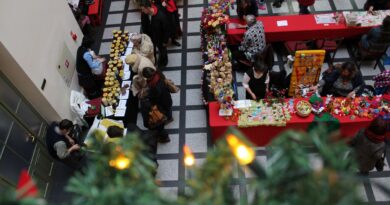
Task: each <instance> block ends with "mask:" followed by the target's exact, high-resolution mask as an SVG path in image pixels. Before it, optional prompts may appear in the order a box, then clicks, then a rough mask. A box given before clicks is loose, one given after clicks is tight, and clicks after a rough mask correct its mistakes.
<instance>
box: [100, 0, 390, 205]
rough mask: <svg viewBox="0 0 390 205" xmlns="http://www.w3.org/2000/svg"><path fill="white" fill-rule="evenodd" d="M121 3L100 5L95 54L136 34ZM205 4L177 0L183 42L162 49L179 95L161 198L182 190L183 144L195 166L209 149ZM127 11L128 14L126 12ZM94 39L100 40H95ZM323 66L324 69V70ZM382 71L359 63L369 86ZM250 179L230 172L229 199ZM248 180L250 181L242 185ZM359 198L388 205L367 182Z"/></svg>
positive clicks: (161, 155)
mask: <svg viewBox="0 0 390 205" xmlns="http://www.w3.org/2000/svg"><path fill="white" fill-rule="evenodd" d="M129 2H132V1H125V0H111V1H110V0H108V3H105V5H107V6H108V7H109V8H105V9H104V10H105V11H106V13H105V14H104V22H103V28H102V29H100V30H101V34H100V36H101V39H102V41H100V42H101V44H100V46H98V47H100V50H99V49H97V51H99V52H98V53H99V54H107V53H108V48H109V44H110V41H111V30H113V29H118V28H121V29H125V30H128V31H129V32H139V31H140V13H139V11H138V10H137V9H136V7H135V6H134V5H132V3H129ZM364 2H365V0H317V1H316V3H315V5H314V6H312V7H310V10H311V11H312V12H327V11H336V10H358V9H362V7H363V4H364ZM266 3H267V9H266V10H263V11H259V13H260V14H261V15H285V14H291V13H297V12H298V4H297V2H296V1H295V0H286V1H285V2H284V3H283V4H282V7H281V8H279V9H277V8H273V7H271V4H272V1H271V0H269V1H268V0H267V1H266ZM207 4H208V0H179V3H178V5H179V12H180V14H181V19H182V22H181V23H182V29H183V37H182V39H181V44H182V46H181V47H179V48H177V47H170V48H169V49H168V53H169V54H168V56H169V64H168V66H167V68H166V70H165V71H164V74H165V75H166V76H167V77H168V78H170V79H172V80H173V81H174V82H175V83H176V84H177V85H180V88H181V91H180V92H179V93H177V94H174V95H173V101H174V103H173V104H174V107H173V110H174V112H173V117H174V119H175V120H174V122H172V123H171V124H170V125H169V126H168V127H167V129H168V132H169V133H170V138H171V142H170V143H168V144H159V147H158V162H159V165H160V166H159V168H158V172H157V179H158V180H160V181H161V188H160V190H161V192H163V193H165V195H166V196H167V197H172V198H176V197H177V194H178V193H180V192H183V191H185V184H184V183H183V182H184V180H185V179H186V176H187V174H188V170H186V169H185V167H184V166H183V163H181V161H180V160H181V159H182V156H183V151H182V149H181V147H182V146H183V145H184V144H187V145H189V146H190V147H191V148H192V149H193V151H194V152H195V153H196V156H197V157H198V159H197V161H196V164H197V165H199V164H201V163H202V162H203V161H204V158H205V156H206V153H207V150H210V149H211V148H212V143H211V139H210V135H209V133H208V128H207V124H208V119H207V115H206V110H205V107H204V106H203V105H202V102H201V96H200V95H201V92H200V82H201V79H200V78H201V73H202V72H201V66H200V65H201V64H202V59H201V53H200V48H199V47H200V45H199V44H200V34H199V24H200V15H201V11H202V8H203V7H206V6H207ZM126 8H128V9H126ZM230 14H231V16H236V15H237V14H236V11H235V9H230ZM98 40H100V39H98ZM350 49H351V48H350V46H349V45H348V46H343V47H342V48H340V49H339V50H338V52H337V54H336V60H335V61H336V62H344V61H347V60H350V58H353V56H350V53H351V52H350ZM275 60H276V62H275V67H274V69H275V70H279V69H280V68H279V66H282V67H283V66H284V67H286V69H287V71H288V72H291V70H290V69H289V68H287V66H286V57H285V56H284V55H283V54H282V53H275ZM326 68H327V65H324V69H326ZM383 69H385V68H384V67H383V66H382V65H380V69H376V70H373V69H372V65H371V64H363V65H362V67H361V70H362V72H363V74H364V76H365V79H366V80H367V83H368V84H370V83H372V81H370V79H371V78H372V76H373V75H375V74H377V73H379V72H380V70H383ZM387 69H390V68H389V67H387ZM242 76H243V75H242V73H236V77H237V81H238V86H239V87H238V96H239V98H244V96H245V93H244V89H243V87H242V85H241V83H240V82H241V79H242ZM138 125H139V126H140V127H141V128H142V129H145V128H144V127H143V126H142V119H141V115H138ZM266 153H267V152H266V148H264V147H263V148H258V149H257V155H258V156H257V160H258V161H259V162H260V163H261V164H262V165H264V166H266V165H267V156H266ZM312 159H313V160H312V165H313V166H321V162H320V161H318V160H317V159H316V158H315V157H312ZM252 177H254V176H253V174H252V173H251V171H250V170H248V169H246V168H245V169H243V171H239V169H238V165H237V166H236V169H235V174H234V178H237V179H238V180H236V182H235V184H233V185H232V189H233V192H234V196H235V197H236V198H240V197H243V196H245V197H244V198H247V199H248V200H244V201H243V203H241V204H247V203H248V201H251V199H253V191H251V190H250V188H249V186H247V185H246V182H247V180H246V178H252ZM370 180H371V181H373V182H378V183H382V184H384V185H385V186H387V187H388V188H390V171H389V170H388V169H387V170H386V171H384V172H380V173H379V172H373V173H371V174H370ZM248 181H250V180H248ZM359 190H360V191H359V194H360V195H361V197H362V198H363V199H364V200H365V201H368V202H369V203H370V204H376V203H375V201H377V204H390V198H389V196H386V195H385V194H384V193H382V192H381V191H380V190H378V188H377V187H376V186H373V185H372V184H371V183H365V184H361V186H359Z"/></svg>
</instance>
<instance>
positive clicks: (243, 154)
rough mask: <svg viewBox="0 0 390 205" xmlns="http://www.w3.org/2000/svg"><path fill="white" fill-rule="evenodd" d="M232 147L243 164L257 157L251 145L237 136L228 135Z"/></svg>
mask: <svg viewBox="0 0 390 205" xmlns="http://www.w3.org/2000/svg"><path fill="white" fill-rule="evenodd" d="M226 140H227V142H228V145H229V147H230V149H231V150H232V152H233V154H234V156H235V157H236V158H237V160H238V162H239V163H240V164H241V165H247V164H249V163H251V162H252V161H253V160H254V159H255V152H254V151H253V149H251V148H250V147H249V146H247V145H246V144H244V143H243V142H241V141H240V140H239V139H238V137H237V136H235V135H232V134H230V135H228V136H227V138H226Z"/></svg>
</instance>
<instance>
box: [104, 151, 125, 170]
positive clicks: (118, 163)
mask: <svg viewBox="0 0 390 205" xmlns="http://www.w3.org/2000/svg"><path fill="white" fill-rule="evenodd" d="M109 164H110V166H112V167H115V168H116V169H119V170H123V169H126V168H129V166H130V159H129V158H127V157H125V156H124V155H119V156H118V157H117V158H116V159H114V160H110V162H109Z"/></svg>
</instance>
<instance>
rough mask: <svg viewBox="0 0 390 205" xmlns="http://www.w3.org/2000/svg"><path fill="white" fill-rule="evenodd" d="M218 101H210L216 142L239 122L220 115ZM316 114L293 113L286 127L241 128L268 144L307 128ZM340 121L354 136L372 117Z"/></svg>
mask: <svg viewBox="0 0 390 205" xmlns="http://www.w3.org/2000/svg"><path fill="white" fill-rule="evenodd" d="M218 110H219V104H218V102H210V103H209V123H210V130H211V135H212V139H213V141H214V142H215V141H216V140H217V139H219V138H220V137H223V134H224V133H225V131H226V130H227V128H228V127H229V126H237V122H233V121H230V120H226V119H225V118H224V117H220V116H219V115H218ZM314 117H315V116H314V114H311V115H310V116H309V117H307V118H301V117H299V116H297V115H292V116H291V120H289V121H288V122H287V125H286V126H285V127H276V126H256V127H247V128H239V129H240V130H241V131H242V132H243V133H244V134H245V135H246V136H247V138H248V139H249V140H250V141H251V142H252V143H253V144H255V145H257V146H266V145H267V144H268V143H269V142H270V141H271V140H272V139H273V138H274V137H276V136H277V135H278V134H280V133H281V132H283V131H286V130H288V129H294V130H302V131H304V130H306V129H307V128H308V127H309V124H310V123H311V122H312V121H313V120H314ZM337 119H338V120H339V121H340V129H341V134H342V136H343V137H352V136H354V135H355V134H356V132H357V131H359V129H361V128H364V127H367V126H368V125H369V123H370V121H371V120H372V119H368V118H356V119H354V120H351V119H350V117H349V116H345V117H337Z"/></svg>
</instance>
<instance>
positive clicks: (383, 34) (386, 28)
mask: <svg viewBox="0 0 390 205" xmlns="http://www.w3.org/2000/svg"><path fill="white" fill-rule="evenodd" d="M360 45H361V47H362V48H363V49H364V50H367V51H369V52H384V51H385V50H386V49H387V48H388V47H389V45H390V16H386V17H385V18H384V19H383V22H382V26H380V27H375V28H372V29H371V30H370V31H369V32H368V34H365V35H363V36H362V38H361V41H360Z"/></svg>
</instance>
